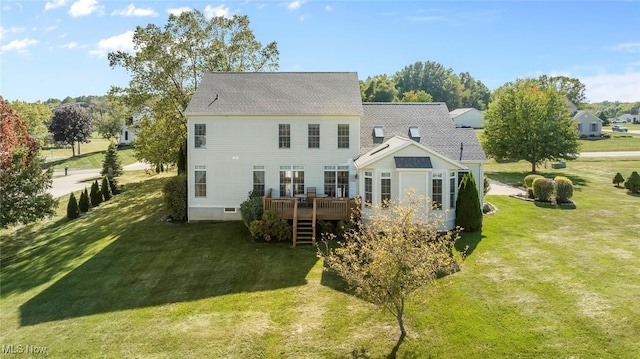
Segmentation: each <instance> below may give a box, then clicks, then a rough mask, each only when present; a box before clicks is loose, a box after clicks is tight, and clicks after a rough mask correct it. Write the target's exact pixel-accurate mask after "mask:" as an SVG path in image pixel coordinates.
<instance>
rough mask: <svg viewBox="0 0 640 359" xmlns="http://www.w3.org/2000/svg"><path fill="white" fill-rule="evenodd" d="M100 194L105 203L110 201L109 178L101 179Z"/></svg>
mask: <svg viewBox="0 0 640 359" xmlns="http://www.w3.org/2000/svg"><path fill="white" fill-rule="evenodd" d="M100 192H102V198H103V199H104V200H105V201H108V200H110V199H111V184H110V183H109V178H107V176H104V177H102V187H101V188H100Z"/></svg>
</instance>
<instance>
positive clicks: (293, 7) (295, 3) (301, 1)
mask: <svg viewBox="0 0 640 359" xmlns="http://www.w3.org/2000/svg"><path fill="white" fill-rule="evenodd" d="M305 2H306V0H295V1H292V2H290V3H289V4H287V9H289V10H298V9H299V8H300V6H302V4H304V3H305Z"/></svg>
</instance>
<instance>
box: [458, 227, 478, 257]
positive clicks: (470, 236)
mask: <svg viewBox="0 0 640 359" xmlns="http://www.w3.org/2000/svg"><path fill="white" fill-rule="evenodd" d="M483 238H485V236H484V235H483V234H482V232H480V231H478V232H460V238H458V240H457V241H456V243H455V244H454V245H453V247H454V248H455V249H456V251H458V252H460V253H461V254H462V256H463V258H468V257H469V256H470V255H471V254H473V252H474V251H475V250H476V248H477V247H478V244H479V243H480V241H482V239H483Z"/></svg>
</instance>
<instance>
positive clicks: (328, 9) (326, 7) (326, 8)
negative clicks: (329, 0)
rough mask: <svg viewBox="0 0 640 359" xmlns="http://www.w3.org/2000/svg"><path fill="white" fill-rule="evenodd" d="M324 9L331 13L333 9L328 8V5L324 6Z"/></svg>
mask: <svg viewBox="0 0 640 359" xmlns="http://www.w3.org/2000/svg"><path fill="white" fill-rule="evenodd" d="M324 9H325V10H326V11H333V8H332V7H331V6H329V5H327V6H325V7H324Z"/></svg>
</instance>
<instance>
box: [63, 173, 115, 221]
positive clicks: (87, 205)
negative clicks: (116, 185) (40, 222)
mask: <svg viewBox="0 0 640 359" xmlns="http://www.w3.org/2000/svg"><path fill="white" fill-rule="evenodd" d="M113 194H114V193H113V191H112V190H111V184H110V182H109V179H108V178H107V176H104V177H103V178H102V186H100V185H99V184H98V180H95V181H94V182H93V184H92V185H91V192H89V191H87V189H86V188H85V189H84V191H82V192H81V193H80V200H77V199H76V196H75V195H74V194H73V193H71V196H69V202H68V203H67V218H69V219H74V218H78V217H80V214H81V213H85V212H89V210H90V209H91V208H92V207H97V206H99V205H100V203H102V202H104V201H108V200H110V199H111V198H112V197H113Z"/></svg>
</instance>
